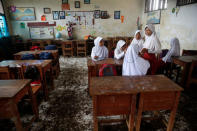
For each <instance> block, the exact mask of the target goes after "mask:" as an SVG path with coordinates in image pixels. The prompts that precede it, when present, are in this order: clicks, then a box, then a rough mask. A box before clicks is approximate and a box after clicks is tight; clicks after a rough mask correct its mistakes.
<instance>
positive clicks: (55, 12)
mask: <svg viewBox="0 0 197 131" xmlns="http://www.w3.org/2000/svg"><path fill="white" fill-rule="evenodd" d="M53 20H59V11H53Z"/></svg>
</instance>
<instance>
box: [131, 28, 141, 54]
mask: <svg viewBox="0 0 197 131" xmlns="http://www.w3.org/2000/svg"><path fill="white" fill-rule="evenodd" d="M131 44H137V45H138V46H139V52H141V50H142V49H143V45H144V40H143V39H142V34H141V31H140V30H137V31H136V32H135V35H134V38H133V40H132V42H131Z"/></svg>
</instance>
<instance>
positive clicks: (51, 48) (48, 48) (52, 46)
mask: <svg viewBox="0 0 197 131" xmlns="http://www.w3.org/2000/svg"><path fill="white" fill-rule="evenodd" d="M56 49H57V47H56V45H48V46H45V50H56Z"/></svg>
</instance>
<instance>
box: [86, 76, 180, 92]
mask: <svg viewBox="0 0 197 131" xmlns="http://www.w3.org/2000/svg"><path fill="white" fill-rule="evenodd" d="M182 90H183V88H181V87H180V86H179V85H177V84H175V83H174V82H173V81H171V80H170V79H168V78H167V77H166V76H164V75H147V76H113V77H112V76H106V77H92V78H91V81H90V94H91V95H92V96H94V95H114V94H116V95H118V94H135V93H140V92H161V91H162V92H163V91H182Z"/></svg>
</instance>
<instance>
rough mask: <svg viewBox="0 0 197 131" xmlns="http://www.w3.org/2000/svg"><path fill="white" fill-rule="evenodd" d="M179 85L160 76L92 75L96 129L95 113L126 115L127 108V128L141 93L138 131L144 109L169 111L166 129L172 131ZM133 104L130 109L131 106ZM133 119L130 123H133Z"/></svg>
mask: <svg viewBox="0 0 197 131" xmlns="http://www.w3.org/2000/svg"><path fill="white" fill-rule="evenodd" d="M182 90H183V89H182V88H180V87H179V86H178V85H177V84H175V83H174V82H173V81H171V80H170V79H168V78H167V77H165V76H163V75H151V76H133V77H126V76H124V77H122V76H113V77H92V78H91V82H90V94H91V95H92V96H93V117H94V127H95V130H97V128H98V124H97V123H98V120H97V117H96V116H100V115H118V114H127V113H129V111H130V109H132V110H131V111H130V122H129V123H130V124H129V125H130V126H129V127H130V128H129V129H130V130H132V129H133V128H132V127H133V124H134V120H133V119H134V118H131V117H134V112H132V111H133V110H134V109H135V105H136V104H135V103H136V102H135V101H136V94H138V93H139V94H140V100H139V102H138V103H139V106H138V114H137V120H136V130H137V131H139V130H140V124H141V116H142V112H143V111H157V110H171V114H170V119H169V121H168V125H167V130H168V131H171V130H172V128H173V124H174V118H175V114H176V110H177V106H178V102H179V96H180V92H181V91H182ZM131 107H132V108H131ZM132 122H133V123H132Z"/></svg>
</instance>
